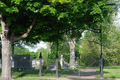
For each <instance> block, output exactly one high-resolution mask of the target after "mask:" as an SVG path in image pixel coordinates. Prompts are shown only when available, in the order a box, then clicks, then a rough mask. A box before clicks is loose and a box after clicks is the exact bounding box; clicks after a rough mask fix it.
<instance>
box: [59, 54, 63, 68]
mask: <svg viewBox="0 0 120 80" xmlns="http://www.w3.org/2000/svg"><path fill="white" fill-rule="evenodd" d="M60 65H61V67H63V55H61V58H60Z"/></svg>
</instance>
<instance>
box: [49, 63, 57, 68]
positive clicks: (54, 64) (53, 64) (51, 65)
mask: <svg viewBox="0 0 120 80" xmlns="http://www.w3.org/2000/svg"><path fill="white" fill-rule="evenodd" d="M48 69H49V70H56V63H51V64H49V65H48Z"/></svg>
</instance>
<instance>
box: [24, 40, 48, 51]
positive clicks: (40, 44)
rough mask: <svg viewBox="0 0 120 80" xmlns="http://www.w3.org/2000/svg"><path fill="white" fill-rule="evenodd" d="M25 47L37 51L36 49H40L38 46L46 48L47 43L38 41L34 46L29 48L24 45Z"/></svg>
mask: <svg viewBox="0 0 120 80" xmlns="http://www.w3.org/2000/svg"><path fill="white" fill-rule="evenodd" d="M25 47H26V48H28V49H29V51H30V52H37V50H38V49H40V48H45V49H46V48H47V44H46V43H44V42H43V41H40V42H39V43H37V44H36V45H35V47H34V48H31V47H29V46H25Z"/></svg>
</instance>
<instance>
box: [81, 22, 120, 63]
mask: <svg viewBox="0 0 120 80" xmlns="http://www.w3.org/2000/svg"><path fill="white" fill-rule="evenodd" d="M102 27H103V29H102V47H103V48H102V52H103V57H104V59H105V65H119V64H120V60H119V59H120V56H118V55H119V45H120V44H119V37H118V36H119V30H117V29H116V27H115V26H113V24H112V23H111V24H109V26H108V24H107V23H106V22H105V23H103V25H102ZM83 39H85V41H84V40H83V41H82V43H81V46H82V47H81V60H82V63H85V64H86V65H90V64H91V63H92V62H94V61H95V60H98V61H99V60H100V55H101V47H100V44H101V42H100V34H98V33H94V32H91V31H87V32H86V33H85V36H84V38H83ZM95 65H98V64H95Z"/></svg>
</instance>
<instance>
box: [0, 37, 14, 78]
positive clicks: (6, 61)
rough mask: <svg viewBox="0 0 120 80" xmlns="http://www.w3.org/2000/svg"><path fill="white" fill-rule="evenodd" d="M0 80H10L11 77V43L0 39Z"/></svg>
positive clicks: (5, 39)
mask: <svg viewBox="0 0 120 80" xmlns="http://www.w3.org/2000/svg"><path fill="white" fill-rule="evenodd" d="M0 80H12V77H11V43H10V41H9V40H8V39H7V38H5V37H4V38H2V75H1V79H0Z"/></svg>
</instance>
